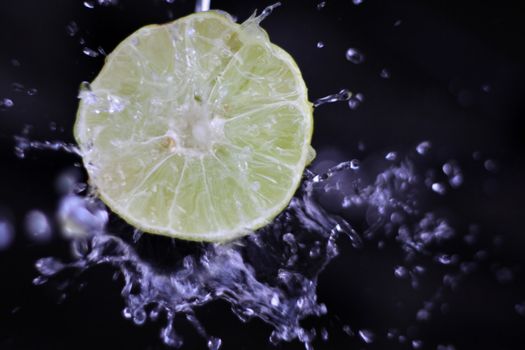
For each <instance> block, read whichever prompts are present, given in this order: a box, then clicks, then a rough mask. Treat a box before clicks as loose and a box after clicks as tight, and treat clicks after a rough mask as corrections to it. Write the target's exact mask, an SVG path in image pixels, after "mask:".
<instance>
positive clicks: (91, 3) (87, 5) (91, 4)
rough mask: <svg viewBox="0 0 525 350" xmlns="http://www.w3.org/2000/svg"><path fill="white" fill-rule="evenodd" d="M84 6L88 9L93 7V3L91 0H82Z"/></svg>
mask: <svg viewBox="0 0 525 350" xmlns="http://www.w3.org/2000/svg"><path fill="white" fill-rule="evenodd" d="M84 7H87V8H88V9H93V8H95V3H94V2H93V1H84Z"/></svg>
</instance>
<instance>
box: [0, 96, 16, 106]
mask: <svg viewBox="0 0 525 350" xmlns="http://www.w3.org/2000/svg"><path fill="white" fill-rule="evenodd" d="M14 105H15V103H14V102H13V100H11V99H9V98H4V99H2V100H0V107H6V108H11V107H13V106H14Z"/></svg>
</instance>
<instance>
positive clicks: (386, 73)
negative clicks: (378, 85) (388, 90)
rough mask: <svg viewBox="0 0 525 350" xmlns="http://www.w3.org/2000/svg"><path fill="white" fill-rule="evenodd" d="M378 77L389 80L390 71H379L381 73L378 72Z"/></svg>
mask: <svg viewBox="0 0 525 350" xmlns="http://www.w3.org/2000/svg"><path fill="white" fill-rule="evenodd" d="M379 76H380V77H381V78H383V79H389V78H390V71H389V70H388V69H386V68H383V69H381V72H379Z"/></svg>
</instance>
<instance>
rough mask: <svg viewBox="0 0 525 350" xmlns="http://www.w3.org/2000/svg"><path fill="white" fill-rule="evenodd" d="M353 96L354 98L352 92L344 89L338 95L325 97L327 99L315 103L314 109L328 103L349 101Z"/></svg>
mask: <svg viewBox="0 0 525 350" xmlns="http://www.w3.org/2000/svg"><path fill="white" fill-rule="evenodd" d="M351 96H352V93H351V92H350V91H348V89H343V90H341V91H339V92H338V93H337V94H333V95H328V96H325V97H321V98H318V99H317V100H316V101H315V102H314V107H319V106H321V105H324V104H326V103H334V102H340V101H348V100H349V99H350V97H351Z"/></svg>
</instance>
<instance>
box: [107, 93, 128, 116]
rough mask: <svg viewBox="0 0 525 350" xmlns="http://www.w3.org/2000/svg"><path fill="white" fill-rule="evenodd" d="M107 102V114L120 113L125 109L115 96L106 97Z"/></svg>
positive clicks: (120, 100) (124, 105)
mask: <svg viewBox="0 0 525 350" xmlns="http://www.w3.org/2000/svg"><path fill="white" fill-rule="evenodd" d="M107 100H108V102H109V106H108V112H109V113H118V112H122V111H123V110H124V108H125V107H126V104H125V102H124V101H123V100H122V99H120V98H118V97H117V96H113V95H108V97H107Z"/></svg>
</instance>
